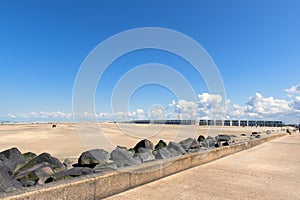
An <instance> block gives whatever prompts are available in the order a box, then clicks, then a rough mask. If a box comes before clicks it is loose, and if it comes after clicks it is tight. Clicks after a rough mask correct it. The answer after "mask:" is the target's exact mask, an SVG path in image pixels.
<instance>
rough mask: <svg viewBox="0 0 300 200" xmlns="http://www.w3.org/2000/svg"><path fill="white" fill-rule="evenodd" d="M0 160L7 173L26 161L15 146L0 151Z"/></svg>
mask: <svg viewBox="0 0 300 200" xmlns="http://www.w3.org/2000/svg"><path fill="white" fill-rule="evenodd" d="M0 162H2V164H3V165H5V166H6V167H7V168H8V170H9V173H10V174H12V173H13V172H14V170H16V169H17V168H19V167H21V166H22V165H24V164H25V163H26V159H25V158H24V156H23V155H22V153H21V152H20V151H19V150H18V149H17V148H11V149H8V150H5V151H2V152H0Z"/></svg>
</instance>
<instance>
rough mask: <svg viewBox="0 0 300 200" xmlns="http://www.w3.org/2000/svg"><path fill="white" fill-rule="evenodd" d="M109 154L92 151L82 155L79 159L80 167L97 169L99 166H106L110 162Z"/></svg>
mask: <svg viewBox="0 0 300 200" xmlns="http://www.w3.org/2000/svg"><path fill="white" fill-rule="evenodd" d="M108 159H109V153H108V152H107V151H105V150H103V149H92V150H89V151H86V152H84V153H82V154H81V156H80V157H79V159H78V164H79V166H89V167H92V168H93V167H95V166H96V165H98V164H102V165H105V164H106V163H107V162H108Z"/></svg>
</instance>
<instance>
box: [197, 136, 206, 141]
mask: <svg viewBox="0 0 300 200" xmlns="http://www.w3.org/2000/svg"><path fill="white" fill-rule="evenodd" d="M197 141H198V142H204V141H205V137H204V136H203V135H199V137H198V139H197Z"/></svg>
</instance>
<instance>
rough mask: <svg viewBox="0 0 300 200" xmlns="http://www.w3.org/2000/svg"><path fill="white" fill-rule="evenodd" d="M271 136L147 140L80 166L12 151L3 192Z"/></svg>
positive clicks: (3, 169) (3, 166)
mask: <svg viewBox="0 0 300 200" xmlns="http://www.w3.org/2000/svg"><path fill="white" fill-rule="evenodd" d="M269 134H272V132H271V131H266V132H263V133H259V132H253V133H252V134H251V136H246V135H245V134H241V135H240V136H239V137H237V136H234V135H224V134H223V135H218V136H216V137H210V136H208V137H206V138H205V137H204V136H202V135H200V136H199V137H198V138H187V139H185V140H182V141H181V142H179V143H175V142H169V143H168V144H166V142H164V141H163V140H160V141H159V142H158V143H157V144H156V145H153V144H152V142H151V141H149V140H147V139H144V140H141V141H140V142H138V143H137V144H136V145H135V146H134V147H133V148H129V149H128V148H125V147H120V146H117V147H116V149H115V150H113V151H112V152H111V153H109V152H107V151H105V150H103V149H93V150H89V151H86V152H84V153H82V154H81V156H80V157H79V158H78V162H77V163H72V162H71V161H69V160H65V161H64V162H60V161H59V159H57V158H55V157H53V156H51V155H50V154H48V153H42V154H40V155H36V154H34V153H32V152H27V153H24V154H22V153H21V152H20V151H19V150H18V149H17V148H11V149H8V150H6V151H3V152H1V153H0V192H1V193H2V194H4V193H9V192H13V191H15V190H18V191H20V190H22V188H26V187H32V186H36V185H44V184H47V183H51V182H55V181H60V180H69V179H73V178H74V177H79V176H83V175H88V174H100V175H101V174H106V173H110V172H113V171H116V170H122V169H125V168H126V167H129V166H137V165H139V164H141V163H149V162H151V161H155V160H163V159H168V158H176V157H179V156H181V155H184V154H189V153H193V152H201V151H207V150H210V149H216V148H219V147H222V146H231V145H234V144H240V143H245V142H248V141H255V140H259V139H260V138H261V137H262V138H264V137H266V136H267V135H269Z"/></svg>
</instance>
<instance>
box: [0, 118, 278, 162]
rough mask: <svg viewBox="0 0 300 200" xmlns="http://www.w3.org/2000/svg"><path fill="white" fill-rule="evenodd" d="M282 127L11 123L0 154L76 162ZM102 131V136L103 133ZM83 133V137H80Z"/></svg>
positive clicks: (1, 134) (0, 137)
mask: <svg viewBox="0 0 300 200" xmlns="http://www.w3.org/2000/svg"><path fill="white" fill-rule="evenodd" d="M280 129H281V128H268V127H261V128H255V127H253V128H250V127H202V126H197V125H191V126H190V125H182V126H179V125H153V124H151V125H141V124H140V125H137V124H115V123H100V124H93V123H80V124H73V123H60V124H58V125H57V127H56V128H52V126H51V124H10V125H8V124H7V125H5V124H4V125H0V151H3V150H5V149H8V148H11V147H17V148H18V149H20V151H21V152H23V153H25V152H28V151H31V152H34V153H36V154H40V153H42V152H48V153H50V154H52V155H54V156H56V157H58V158H59V159H61V160H63V159H65V158H69V159H71V160H73V161H76V159H77V158H78V157H79V156H80V154H81V153H82V152H83V151H85V150H87V149H92V148H103V149H106V150H108V151H111V150H113V149H114V148H115V146H116V145H120V146H126V147H133V146H134V145H135V144H136V143H137V142H139V141H140V140H141V139H145V138H147V139H149V140H151V141H152V142H153V143H154V144H155V143H157V142H158V141H159V140H160V139H163V140H165V141H167V142H168V141H181V140H183V139H186V138H188V137H192V138H196V137H198V136H199V135H205V136H207V135H211V136H215V135H217V134H220V133H223V134H231V135H238V136H239V135H240V134H241V133H245V134H247V135H250V134H251V132H253V131H257V132H263V131H266V130H274V131H276V132H277V131H280ZM101 131H102V134H100V132H101ZM78 133H79V134H78Z"/></svg>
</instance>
